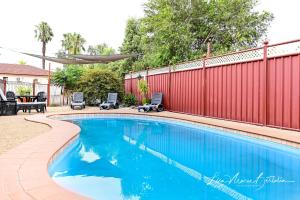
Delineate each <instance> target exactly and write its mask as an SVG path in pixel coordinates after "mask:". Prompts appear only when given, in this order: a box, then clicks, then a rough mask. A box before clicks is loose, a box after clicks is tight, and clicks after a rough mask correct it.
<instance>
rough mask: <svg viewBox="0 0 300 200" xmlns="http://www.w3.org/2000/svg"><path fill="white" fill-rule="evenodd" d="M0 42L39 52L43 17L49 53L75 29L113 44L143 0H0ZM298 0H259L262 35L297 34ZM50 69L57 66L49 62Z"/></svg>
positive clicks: (15, 57)
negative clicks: (267, 19) (266, 24)
mask: <svg viewBox="0 0 300 200" xmlns="http://www.w3.org/2000/svg"><path fill="white" fill-rule="evenodd" d="M0 1H1V3H0V8H1V12H0V46H1V47H5V48H10V49H13V50H17V51H25V52H30V53H36V54H41V43H39V42H38V41H37V40H36V39H35V38H34V29H35V25H37V24H39V23H40V22H41V21H46V22H48V24H49V25H50V26H51V28H52V30H53V32H54V38H53V39H52V41H51V42H49V43H48V44H47V52H46V54H47V55H48V56H54V54H55V53H56V52H57V51H58V50H59V49H60V47H61V40H62V35H63V33H67V32H78V33H80V34H81V35H82V36H83V37H84V38H85V39H86V40H87V44H88V45H96V44H100V43H104V42H105V43H106V44H108V45H109V46H112V47H113V48H115V49H118V48H119V47H120V46H121V44H122V41H123V39H124V33H125V27H126V21H127V19H128V18H129V17H137V18H139V17H142V16H143V4H144V3H145V2H146V1H147V0H126V1H125V0H85V1H82V0H9V1H5V0H0ZM299 8H300V1H299V0H284V1H283V0H260V1H259V5H258V7H257V9H258V10H267V11H269V12H272V13H273V14H274V17H275V19H274V21H273V22H272V24H271V27H270V29H269V32H268V35H267V39H268V40H269V41H270V43H277V42H284V41H288V40H293V39H299V38H300V27H299V22H298V20H299V19H300V12H299ZM20 60H24V61H25V62H26V63H27V64H29V65H34V66H37V67H41V60H40V59H36V58H32V57H28V56H25V55H22V54H18V53H14V52H11V51H8V50H3V49H0V63H18V62H19V61H20ZM51 66H52V68H56V67H61V65H59V64H56V63H53V64H52V65H51Z"/></svg>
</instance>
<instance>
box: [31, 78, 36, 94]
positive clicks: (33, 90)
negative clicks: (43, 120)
mask: <svg viewBox="0 0 300 200" xmlns="http://www.w3.org/2000/svg"><path fill="white" fill-rule="evenodd" d="M32 95H33V96H35V79H33V82H32Z"/></svg>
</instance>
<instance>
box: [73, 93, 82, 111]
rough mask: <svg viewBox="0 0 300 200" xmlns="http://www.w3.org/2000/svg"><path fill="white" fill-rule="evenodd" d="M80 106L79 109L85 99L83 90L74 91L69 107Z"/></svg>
mask: <svg viewBox="0 0 300 200" xmlns="http://www.w3.org/2000/svg"><path fill="white" fill-rule="evenodd" d="M75 107H80V109H83V108H85V101H84V99H83V92H74V93H73V96H72V101H71V108H72V109H75Z"/></svg>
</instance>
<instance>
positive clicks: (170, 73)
mask: <svg viewBox="0 0 300 200" xmlns="http://www.w3.org/2000/svg"><path fill="white" fill-rule="evenodd" d="M171 67H172V66H171V65H169V88H168V89H169V91H168V92H169V110H171V101H172V98H171V94H172V93H171V82H172V79H171V75H172V71H171V70H172V68H171Z"/></svg>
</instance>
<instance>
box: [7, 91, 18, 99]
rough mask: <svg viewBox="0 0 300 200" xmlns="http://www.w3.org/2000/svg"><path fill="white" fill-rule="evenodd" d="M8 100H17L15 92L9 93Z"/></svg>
mask: <svg viewBox="0 0 300 200" xmlns="http://www.w3.org/2000/svg"><path fill="white" fill-rule="evenodd" d="M6 99H7V100H16V94H15V93H14V92H13V91H7V92H6Z"/></svg>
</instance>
